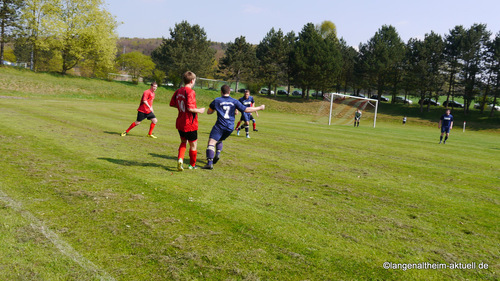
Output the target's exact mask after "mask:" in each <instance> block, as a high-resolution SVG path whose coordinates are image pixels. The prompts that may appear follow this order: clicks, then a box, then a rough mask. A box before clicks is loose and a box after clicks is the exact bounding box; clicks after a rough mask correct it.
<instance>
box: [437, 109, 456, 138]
mask: <svg viewBox="0 0 500 281" xmlns="http://www.w3.org/2000/svg"><path fill="white" fill-rule="evenodd" d="M450 112H451V111H450V110H449V109H446V113H445V114H443V115H442V116H441V119H440V120H439V125H438V128H441V137H440V138H439V143H441V142H443V136H444V134H445V133H446V137H445V138H444V142H443V143H446V141H447V140H448V137H449V136H450V130H451V129H452V128H453V115H451V114H450Z"/></svg>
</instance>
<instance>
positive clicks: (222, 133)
mask: <svg viewBox="0 0 500 281" xmlns="http://www.w3.org/2000/svg"><path fill="white" fill-rule="evenodd" d="M232 132H233V129H230V130H228V129H222V128H219V127H218V126H214V127H213V128H212V131H211V132H210V138H211V139H214V140H216V141H223V140H225V139H227V137H229V136H230V135H231V133H232Z"/></svg>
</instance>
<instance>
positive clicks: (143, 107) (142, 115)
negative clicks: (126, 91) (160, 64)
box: [122, 82, 158, 139]
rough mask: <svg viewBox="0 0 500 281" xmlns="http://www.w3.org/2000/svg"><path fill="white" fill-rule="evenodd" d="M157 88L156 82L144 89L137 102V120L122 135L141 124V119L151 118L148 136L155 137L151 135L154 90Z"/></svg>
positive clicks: (153, 122)
mask: <svg viewBox="0 0 500 281" xmlns="http://www.w3.org/2000/svg"><path fill="white" fill-rule="evenodd" d="M157 88H158V84H156V82H153V83H151V88H149V90H146V91H144V93H143V94H142V98H141V103H140V104H139V108H138V109H137V120H136V121H135V122H134V123H132V125H130V127H128V129H127V130H126V131H125V132H123V133H122V137H124V136H126V135H127V134H128V132H130V130H132V129H133V128H134V127H135V126H137V125H139V124H141V122H142V120H144V119H146V118H147V119H148V120H151V125H150V126H149V133H148V137H150V138H153V139H156V137H155V136H154V135H153V129H154V128H155V126H156V122H158V120H157V119H156V116H155V114H154V113H153V100H154V99H155V91H156V89H157Z"/></svg>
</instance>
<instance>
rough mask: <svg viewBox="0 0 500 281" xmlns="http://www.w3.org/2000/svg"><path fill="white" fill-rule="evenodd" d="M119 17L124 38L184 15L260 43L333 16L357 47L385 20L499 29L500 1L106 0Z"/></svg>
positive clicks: (213, 31)
mask: <svg viewBox="0 0 500 281" xmlns="http://www.w3.org/2000/svg"><path fill="white" fill-rule="evenodd" d="M104 1H105V3H106V4H105V8H106V9H107V10H108V11H109V12H111V14H113V15H114V16H115V17H116V19H117V21H118V22H120V23H121V24H120V26H119V27H118V35H119V36H120V37H138V38H161V37H165V38H169V37H170V32H169V30H170V29H171V28H173V27H174V26H175V24H176V23H179V22H181V21H183V20H186V21H187V22H189V23H190V24H198V25H200V26H201V27H203V28H204V29H205V32H206V34H207V37H208V39H209V40H212V41H217V42H226V43H227V42H231V41H234V39H235V38H237V37H239V36H245V37H246V40H247V41H248V42H250V43H253V44H258V43H259V42H260V41H261V40H262V38H264V36H265V35H266V34H267V32H269V30H270V29H271V28H272V27H274V28H275V29H278V28H281V30H283V32H285V33H288V32H290V31H294V32H295V33H299V32H300V31H301V30H302V28H303V27H304V25H305V24H306V23H309V22H312V23H314V24H318V23H321V22H322V21H324V20H329V21H332V22H334V23H335V25H336V26H337V35H338V37H339V38H340V37H343V38H344V40H346V42H347V43H348V44H349V45H351V46H354V47H357V46H358V45H359V43H365V42H367V41H368V40H369V39H370V38H371V37H372V36H373V35H374V34H375V32H377V30H378V29H379V28H380V27H381V26H382V25H384V24H385V25H393V26H394V27H396V29H397V31H398V33H399V35H400V36H401V38H402V39H403V40H404V41H405V42H407V41H408V39H410V38H420V39H422V38H424V36H425V34H426V33H430V31H431V30H432V31H434V32H436V33H438V34H441V35H444V34H447V33H448V31H449V30H450V29H452V28H453V27H454V26H456V25H463V26H464V27H470V26H471V25H472V24H474V23H484V24H487V26H488V30H490V31H491V32H492V33H493V34H496V33H498V32H500V1H499V0H476V1H470V0H469V1H465V0H454V1H453V0H418V1H415V0H413V1H408V0H399V1H397V0H343V1H340V0H330V1H328V0H296V1H285V0H267V1H266V0H254V1H246V0H243V1H239V0H211V1H205V0H187V1H180V0H177V1H171V0H104Z"/></svg>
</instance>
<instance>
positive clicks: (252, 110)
mask: <svg viewBox="0 0 500 281" xmlns="http://www.w3.org/2000/svg"><path fill="white" fill-rule="evenodd" d="M264 109H266V106H265V105H261V106H258V107H247V108H246V109H245V112H246V113H252V112H257V111H259V110H264Z"/></svg>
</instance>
